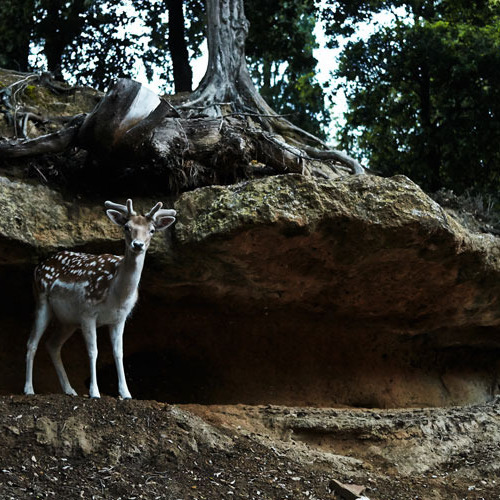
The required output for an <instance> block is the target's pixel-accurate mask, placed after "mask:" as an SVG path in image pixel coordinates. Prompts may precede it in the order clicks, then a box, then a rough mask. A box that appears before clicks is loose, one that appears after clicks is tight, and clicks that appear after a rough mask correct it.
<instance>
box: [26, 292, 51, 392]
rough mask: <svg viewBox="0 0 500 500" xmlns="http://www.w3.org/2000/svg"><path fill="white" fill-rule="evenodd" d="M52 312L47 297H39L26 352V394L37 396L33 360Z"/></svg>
mask: <svg viewBox="0 0 500 500" xmlns="http://www.w3.org/2000/svg"><path fill="white" fill-rule="evenodd" d="M51 316H52V312H51V309H50V305H49V302H48V300H47V297H45V296H43V295H42V296H40V297H38V304H37V307H36V311H35V322H34V324H33V328H32V330H31V334H30V338H29V339H28V346H27V347H28V348H27V351H26V382H25V384H24V394H35V392H34V390H33V360H34V359H35V354H36V350H37V349H38V344H39V342H40V339H41V338H42V335H43V332H45V330H46V329H47V326H48V325H49V322H50V318H51Z"/></svg>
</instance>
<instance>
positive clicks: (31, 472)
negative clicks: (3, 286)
mask: <svg viewBox="0 0 500 500" xmlns="http://www.w3.org/2000/svg"><path fill="white" fill-rule="evenodd" d="M200 417H201V418H200ZM0 437H1V440H2V446H1V447H0V497H1V498H5V499H19V498H23V499H24V498H65V499H66V498H67V499H76V498H93V499H95V500H99V499H104V498H116V499H148V500H149V499H153V498H158V499H167V500H177V499H183V500H188V499H189V500H194V499H199V500H202V499H210V500H215V499H255V500H257V499H262V498H263V499H280V500H284V499H293V500H299V499H304V500H305V499H309V500H314V499H316V500H341V499H343V500H352V499H354V498H358V497H359V495H364V497H363V498H365V499H366V498H369V499H371V500H388V499H391V500H409V499H417V498H419V499H425V500H452V499H468V500H474V499H477V500H479V499H488V500H490V499H495V498H498V497H499V495H500V486H499V479H498V478H499V463H500V461H499V459H500V451H499V450H500V446H499V445H500V408H499V405H498V401H497V402H496V403H495V402H493V403H490V404H487V405H481V406H473V407H462V408H448V409H421V410H412V411H408V410H391V411H376V410H364V411H362V410H347V409H335V410H333V409H312V408H287V407H276V406H266V407H262V406H260V407H255V406H254V407H247V406H241V405H240V406H230V407H227V406H218V407H211V406H198V405H192V406H189V407H175V406H169V405H164V404H161V403H157V402H152V401H117V400H115V399H112V398H108V397H104V398H103V399H102V400H89V399H88V398H82V397H68V396H62V395H59V396H34V397H25V396H11V397H0Z"/></svg>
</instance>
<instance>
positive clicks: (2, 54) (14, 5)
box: [0, 0, 34, 71]
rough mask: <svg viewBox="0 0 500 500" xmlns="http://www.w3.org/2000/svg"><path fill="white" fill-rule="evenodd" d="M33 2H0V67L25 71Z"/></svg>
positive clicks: (17, 0)
mask: <svg viewBox="0 0 500 500" xmlns="http://www.w3.org/2000/svg"><path fill="white" fill-rule="evenodd" d="M33 8H34V0H2V1H1V2H0V67H3V68H10V69H14V70H18V71H27V69H28V55H29V44H30V33H31V29H32V26H33V16H32V13H33Z"/></svg>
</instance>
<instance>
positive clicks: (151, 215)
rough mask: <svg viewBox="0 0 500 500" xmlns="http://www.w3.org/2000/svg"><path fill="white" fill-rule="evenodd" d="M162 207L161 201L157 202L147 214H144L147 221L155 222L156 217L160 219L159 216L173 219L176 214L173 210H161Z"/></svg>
mask: <svg viewBox="0 0 500 500" xmlns="http://www.w3.org/2000/svg"><path fill="white" fill-rule="evenodd" d="M162 206H163V203H162V202H161V201H159V202H158V203H157V204H156V205H155V206H154V207H153V208H152V209H151V210H150V211H149V212H148V213H147V214H146V217H147V218H148V219H151V220H155V219H157V218H158V217H161V216H166V215H168V216H170V217H175V214H176V213H177V212H176V211H175V210H172V209H166V208H164V209H162V210H160V209H161V207H162Z"/></svg>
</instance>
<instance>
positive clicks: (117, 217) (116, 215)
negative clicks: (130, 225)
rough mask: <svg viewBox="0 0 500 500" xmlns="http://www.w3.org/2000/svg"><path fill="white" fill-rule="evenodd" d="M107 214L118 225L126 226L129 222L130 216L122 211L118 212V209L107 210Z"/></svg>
mask: <svg viewBox="0 0 500 500" xmlns="http://www.w3.org/2000/svg"><path fill="white" fill-rule="evenodd" d="M106 215H107V216H108V217H109V218H110V220H111V222H114V223H115V224H116V225H117V226H124V225H125V224H126V223H127V222H128V218H127V217H125V215H123V214H122V213H121V212H118V210H106Z"/></svg>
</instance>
